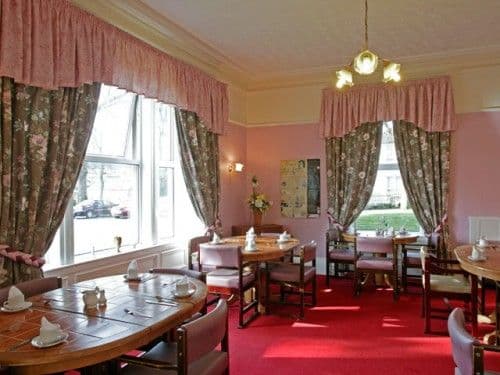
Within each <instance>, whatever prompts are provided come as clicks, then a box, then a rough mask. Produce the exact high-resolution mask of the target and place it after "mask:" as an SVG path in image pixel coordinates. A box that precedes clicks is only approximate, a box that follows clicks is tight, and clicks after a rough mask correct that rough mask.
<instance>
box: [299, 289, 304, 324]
mask: <svg viewBox="0 0 500 375" xmlns="http://www.w3.org/2000/svg"><path fill="white" fill-rule="evenodd" d="M299 289H300V315H299V317H300V319H304V294H305V291H304V285H302V286H301V288H299Z"/></svg>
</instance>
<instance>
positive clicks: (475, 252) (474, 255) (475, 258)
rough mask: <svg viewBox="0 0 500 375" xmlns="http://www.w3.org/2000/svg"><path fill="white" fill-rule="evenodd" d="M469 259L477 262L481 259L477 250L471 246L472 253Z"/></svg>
mask: <svg viewBox="0 0 500 375" xmlns="http://www.w3.org/2000/svg"><path fill="white" fill-rule="evenodd" d="M470 258H471V259H472V260H478V259H481V253H480V252H479V250H478V249H477V247H476V246H473V247H472V253H471V255H470Z"/></svg>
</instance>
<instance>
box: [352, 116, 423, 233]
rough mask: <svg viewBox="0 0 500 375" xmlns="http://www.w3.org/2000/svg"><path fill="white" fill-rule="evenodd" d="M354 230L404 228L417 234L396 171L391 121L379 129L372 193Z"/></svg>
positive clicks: (416, 223)
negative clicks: (375, 174) (380, 135)
mask: <svg viewBox="0 0 500 375" xmlns="http://www.w3.org/2000/svg"><path fill="white" fill-rule="evenodd" d="M355 226H356V230H361V231H363V230H370V231H373V230H377V229H384V228H385V227H392V228H394V230H396V231H397V230H399V229H400V228H401V227H405V228H406V229H407V230H409V231H411V232H420V230H421V229H420V224H419V223H418V221H417V219H416V217H415V214H414V213H413V210H412V209H411V207H410V206H409V203H408V198H407V195H406V191H405V188H404V185H403V181H402V179H401V173H400V171H399V166H398V161H397V156H396V148H395V145H394V135H393V130H392V122H385V123H384V124H383V129H382V144H381V149H380V157H379V165H378V171H377V177H376V180H375V185H374V187H373V192H372V195H371V197H370V200H369V201H368V204H367V205H366V208H365V210H364V211H363V212H362V213H361V215H360V216H359V217H358V219H357V220H356V223H355Z"/></svg>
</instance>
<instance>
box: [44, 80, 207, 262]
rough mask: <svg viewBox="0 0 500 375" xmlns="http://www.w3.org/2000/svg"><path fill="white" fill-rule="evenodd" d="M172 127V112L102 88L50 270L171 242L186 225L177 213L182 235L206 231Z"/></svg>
mask: <svg viewBox="0 0 500 375" xmlns="http://www.w3.org/2000/svg"><path fill="white" fill-rule="evenodd" d="M174 121H175V116H174V110H173V107H172V106H169V105H166V104H163V103H160V102H157V101H155V100H152V99H147V98H144V97H142V96H139V95H136V94H134V93H130V92H126V91H125V90H121V89H118V88H116V87H111V86H105V85H103V86H102V88H101V94H100V97H99V103H98V108H97V113H96V118H95V121H94V127H93V130H92V135H91V137H90V140H89V145H88V148H87V153H86V156H85V161H84V163H83V165H82V168H81V171H80V175H79V177H78V180H77V183H76V186H75V189H74V192H73V200H72V202H71V203H70V205H69V207H68V210H67V212H66V215H65V218H64V221H63V223H62V225H61V227H60V228H59V230H58V233H57V235H56V237H55V239H54V241H53V243H52V246H51V248H50V249H49V251H48V253H47V255H46V259H47V262H48V264H49V266H56V265H60V264H71V263H77V262H80V261H83V260H88V259H93V258H95V257H99V256H101V255H108V254H113V253H115V252H116V251H118V250H120V251H126V250H127V249H134V248H138V247H147V246H151V245H155V244H159V243H167V242H172V241H173V240H174V239H176V238H175V237H176V236H175V235H176V231H177V229H176V227H175V226H176V224H177V226H178V227H180V226H182V223H177V220H174V216H175V213H176V212H179V213H181V214H180V215H178V216H179V218H180V219H181V220H183V221H184V220H187V221H188V222H190V223H191V225H190V226H189V229H188V230H183V231H178V232H182V233H183V234H184V235H185V236H191V235H193V234H194V233H199V232H201V230H202V225H201V223H200V222H199V220H198V219H197V217H196V215H195V214H194V210H193V208H192V205H191V202H190V201H189V197H188V196H187V192H186V187H185V184H184V181H183V177H182V173H180V164H179V158H178V150H177V144H176V142H175V140H176V133H175V123H174ZM174 194H175V199H174ZM117 237H121V247H120V249H117V242H118V241H117ZM180 240H184V239H180Z"/></svg>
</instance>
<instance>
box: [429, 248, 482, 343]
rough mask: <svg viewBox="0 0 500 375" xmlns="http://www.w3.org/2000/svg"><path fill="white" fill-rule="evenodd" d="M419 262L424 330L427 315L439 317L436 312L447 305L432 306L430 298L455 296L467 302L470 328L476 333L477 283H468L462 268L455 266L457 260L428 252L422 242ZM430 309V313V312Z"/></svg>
mask: <svg viewBox="0 0 500 375" xmlns="http://www.w3.org/2000/svg"><path fill="white" fill-rule="evenodd" d="M421 263H422V269H423V275H422V288H423V299H422V307H423V312H424V318H425V328H424V332H425V333H430V332H431V319H432V318H440V317H442V316H440V315H438V314H437V313H439V312H441V313H442V312H444V313H446V315H445V317H446V316H447V313H448V312H449V309H448V308H445V309H440V308H436V307H433V306H432V299H433V298H440V299H443V298H446V299H449V300H459V301H462V302H463V303H464V304H466V305H469V313H470V317H471V320H472V332H473V334H474V335H476V334H477V283H471V282H470V280H469V277H468V275H467V273H466V272H465V271H463V270H462V269H460V268H456V267H455V266H456V265H457V264H458V261H457V260H452V259H439V258H437V257H436V256H434V255H432V254H429V253H428V252H427V248H426V247H424V246H422V249H421ZM433 313H434V314H433Z"/></svg>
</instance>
